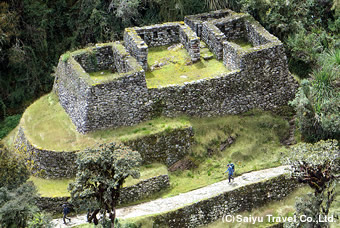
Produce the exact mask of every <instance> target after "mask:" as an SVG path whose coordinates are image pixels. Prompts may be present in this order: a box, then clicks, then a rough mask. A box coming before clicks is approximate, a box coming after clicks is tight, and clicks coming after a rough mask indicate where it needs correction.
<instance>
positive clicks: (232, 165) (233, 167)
mask: <svg viewBox="0 0 340 228" xmlns="http://www.w3.org/2000/svg"><path fill="white" fill-rule="evenodd" d="M229 165H230V166H231V168H232V169H233V172H235V165H234V164H233V163H230V164H229Z"/></svg>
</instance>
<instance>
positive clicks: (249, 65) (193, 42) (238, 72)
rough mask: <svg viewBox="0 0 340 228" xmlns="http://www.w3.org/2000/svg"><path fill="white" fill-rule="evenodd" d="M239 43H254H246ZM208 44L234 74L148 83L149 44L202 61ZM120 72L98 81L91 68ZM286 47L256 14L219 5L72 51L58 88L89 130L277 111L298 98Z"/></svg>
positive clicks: (80, 127) (77, 119) (61, 62)
mask: <svg viewBox="0 0 340 228" xmlns="http://www.w3.org/2000/svg"><path fill="white" fill-rule="evenodd" d="M238 40H244V41H246V42H248V43H249V44H250V47H249V48H242V47H241V46H240V45H238V42H237V41H238ZM201 41H203V42H204V43H205V44H206V45H207V47H208V48H209V50H210V51H211V52H212V53H213V54H214V56H215V58H216V59H217V60H220V61H223V64H224V65H225V67H226V69H229V70H230V72H226V73H222V74H218V75H214V77H213V78H211V77H210V78H206V79H201V80H196V81H190V82H186V83H184V84H178V85H167V86H159V87H157V88H148V87H147V83H146V79H145V71H147V70H148V60H147V59H148V48H150V47H157V46H166V45H172V44H177V43H181V44H183V46H184V47H185V49H186V51H187V52H188V54H189V56H190V58H191V61H192V62H197V61H200V58H201V54H200V42H201ZM102 70H109V71H111V73H112V74H110V75H108V76H107V77H103V79H101V80H94V79H92V78H91V77H90V75H89V73H91V72H96V71H102ZM297 87H298V84H297V82H296V81H295V80H294V79H293V77H292V76H291V74H290V73H289V71H288V66H287V58H286V55H285V52H284V47H283V44H282V43H281V42H280V41H279V40H278V39H277V38H276V37H275V36H273V35H271V34H270V33H268V32H267V31H266V30H265V29H264V28H263V27H262V26H261V25H260V24H259V23H258V22H256V21H255V20H254V19H253V18H252V17H251V16H250V15H248V14H243V13H235V12H233V11H231V10H228V9H225V10H219V11H214V12H209V13H204V14H198V15H191V16H186V17H185V20H184V22H169V23H164V24H157V25H151V26H145V27H133V28H127V29H125V32H124V41H123V42H112V43H105V44H97V45H95V46H93V47H89V48H87V49H83V50H78V51H75V52H72V53H68V54H64V55H63V56H61V58H60V60H59V64H58V67H57V71H56V78H55V83H54V91H55V93H56V94H57V95H58V97H59V101H60V104H61V105H62V107H63V108H64V109H65V111H66V112H67V114H68V115H69V116H70V118H71V120H72V122H73V123H74V124H75V126H76V127H77V130H78V131H79V132H81V133H86V132H89V131H93V130H97V129H103V128H109V127H119V126H129V125H134V124H138V123H140V122H142V121H145V120H149V119H152V118H155V117H157V116H160V115H163V116H168V117H174V116H178V115H181V114H186V115H190V116H199V117H203V116H219V115H226V114H238V113H243V112H246V111H248V110H250V109H253V108H259V109H262V110H274V109H276V108H277V107H279V106H283V105H286V104H287V103H288V101H289V100H291V99H293V98H294V96H295V92H296V89H297Z"/></svg>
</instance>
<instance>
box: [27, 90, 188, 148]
mask: <svg viewBox="0 0 340 228" xmlns="http://www.w3.org/2000/svg"><path fill="white" fill-rule="evenodd" d="M21 126H23V127H24V129H25V134H26V136H27V138H28V139H29V140H30V141H31V142H32V143H34V144H35V145H36V146H37V147H41V148H44V149H49V150H56V151H73V150H81V149H84V148H86V147H88V146H92V145H94V144H96V143H98V142H107V141H125V140H128V139H133V138H137V137H141V136H143V135H147V134H156V133H158V132H162V131H164V130H169V129H177V128H182V127H188V126H189V123H188V121H186V120H185V119H176V120H173V119H169V118H158V119H154V120H152V121H147V122H144V123H141V124H139V125H136V126H132V127H121V128H118V129H108V130H99V131H96V132H93V133H89V134H86V135H82V134H80V133H78V132H77V130H76V128H75V126H74V125H73V124H72V122H71V120H70V119H69V117H68V115H67V114H66V112H65V111H64V109H63V108H62V107H61V105H60V104H59V102H58V101H57V97H56V96H55V95H54V94H53V93H50V94H48V95H45V96H43V97H41V98H40V99H39V100H37V101H36V102H35V103H34V104H32V105H31V106H30V107H29V108H28V109H27V110H26V111H25V113H24V115H23V118H22V120H21Z"/></svg>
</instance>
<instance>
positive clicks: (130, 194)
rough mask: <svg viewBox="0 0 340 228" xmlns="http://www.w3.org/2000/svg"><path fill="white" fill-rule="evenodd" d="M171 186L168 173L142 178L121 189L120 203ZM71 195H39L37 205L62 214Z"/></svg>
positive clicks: (139, 198) (137, 198) (138, 198)
mask: <svg viewBox="0 0 340 228" xmlns="http://www.w3.org/2000/svg"><path fill="white" fill-rule="evenodd" d="M169 187H170V181H169V176H168V175H159V176H155V177H152V178H149V179H146V180H142V181H140V182H139V183H137V184H136V185H132V186H128V187H124V188H122V189H121V191H120V196H119V199H118V204H120V205H122V204H128V203H132V202H136V201H138V200H142V199H145V198H147V197H149V196H151V195H153V194H155V193H158V192H160V191H163V190H166V189H168V188H169ZM69 199H70V197H39V198H36V205H37V206H38V207H39V209H41V210H44V211H46V212H49V213H52V214H60V213H62V211H63V207H62V205H63V204H64V203H67V202H68V200H69Z"/></svg>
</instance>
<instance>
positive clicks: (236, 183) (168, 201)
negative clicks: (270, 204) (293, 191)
mask: <svg viewBox="0 0 340 228" xmlns="http://www.w3.org/2000/svg"><path fill="white" fill-rule="evenodd" d="M284 173H289V170H288V166H280V167H276V168H270V169H264V170H260V171H254V172H250V173H245V174H243V175H241V176H238V177H235V179H234V180H233V181H232V183H228V180H224V181H220V182H217V183H215V184H211V185H208V186H206V187H203V188H199V189H196V190H193V191H190V192H186V193H182V194H179V195H176V196H173V197H169V198H161V199H157V200H153V201H150V202H146V203H142V204H138V205H134V206H129V207H124V208H119V209H117V211H116V212H117V218H119V219H126V218H133V217H139V216H145V215H152V214H158V213H163V212H167V211H172V210H176V209H179V208H181V207H183V206H184V205H188V204H192V203H195V202H198V201H200V200H205V199H207V198H211V197H214V196H216V195H218V194H220V193H223V192H228V191H233V190H235V189H236V188H239V187H242V186H246V185H249V184H253V183H256V182H259V181H263V180H266V179H271V178H273V177H277V176H280V175H282V174H284ZM84 223H87V221H86V215H85V214H81V215H77V216H74V217H71V222H70V223H68V224H67V225H64V224H63V219H62V218H59V219H54V220H53V224H54V227H57V228H64V227H72V226H76V225H80V224H84Z"/></svg>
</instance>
